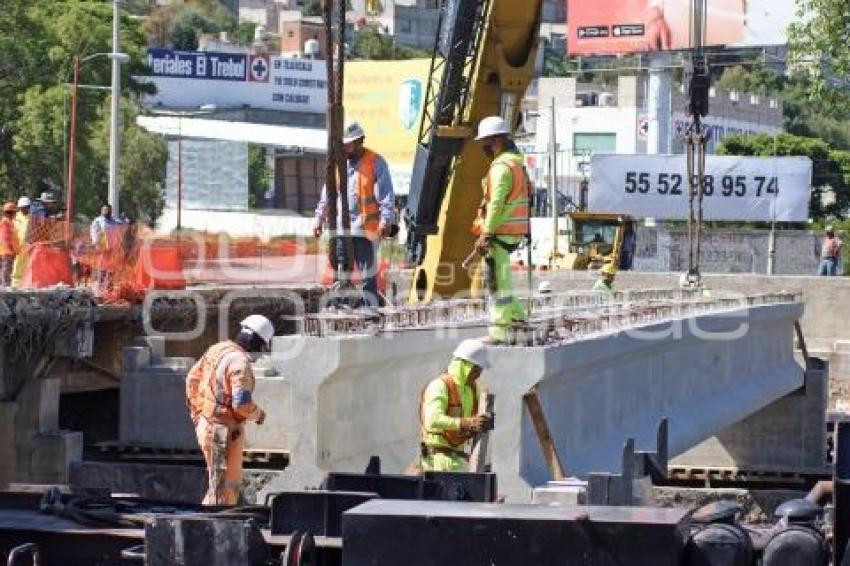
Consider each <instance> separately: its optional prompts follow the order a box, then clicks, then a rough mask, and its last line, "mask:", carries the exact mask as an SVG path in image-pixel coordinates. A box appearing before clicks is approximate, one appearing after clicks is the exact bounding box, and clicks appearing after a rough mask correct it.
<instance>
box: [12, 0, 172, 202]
mask: <svg viewBox="0 0 850 566" xmlns="http://www.w3.org/2000/svg"><path fill="white" fill-rule="evenodd" d="M121 27H122V45H121V49H122V51H125V52H127V53H128V54H130V56H131V63H130V64H128V65H123V66H122V88H123V93H122V94H123V96H122V99H123V100H122V104H123V106H125V107H127V108H130V107H132V106H133V103H132V102H130V101H131V100H133V99H135V98H136V97H137V95H138V94H140V93H141V92H143V91H147V90H148V89H149V88H150V87H149V86H146V85H141V84H138V83H136V82H135V81H133V80H132V78H131V74H138V73H139V72H140V71H141V69H142V68H143V60H144V53H145V50H146V42H145V34H144V33H143V31H142V29H141V27H140V24H139V22H138V20H136V19H132V18H130V17H127V16H126V15H125V16H124V17H122V20H121ZM111 41H112V7H111V5H110V4H109V3H106V2H93V1H90V0H88V1H87V0H55V1H51V2H31V1H29V0H5V1H4V6H3V10H2V11H0V48H2V49H3V53H4V57H3V58H2V60H0V196H2V198H16V197H18V196H20V195H22V194H27V195H30V196H35V195H37V194H38V193H40V192H41V191H44V190H55V191H58V192H60V193H61V192H62V191H63V189H64V187H65V186H66V174H67V173H66V172H67V155H68V145H69V131H70V127H69V123H70V110H71V96H70V95H71V91H70V87H69V86H67V83H69V82H71V76H72V65H73V59H74V56H79V57H80V58H81V59H85V58H86V57H88V56H90V55H93V54H95V53H105V52H109V51H111ZM109 82H110V62H109V61H108V60H107V59H106V58H105V57H96V58H93V59H91V60H89V61H87V62H85V63H84V64H83V65H82V66H81V72H80V83H81V84H83V85H104V86H107V85H109ZM77 106H78V111H77V151H76V167H77V173H76V192H75V210H76V212H77V213H80V214H83V215H89V216H91V215H93V214H94V213H96V212H97V210H98V208H99V206H100V204H101V203H102V202H103V201H104V200H105V198H106V185H107V178H108V171H107V169H108V149H107V148H108V131H109V94H108V92H105V91H98V90H88V89H80V90H79V95H78V105H77ZM123 123H124V126H125V127H124V132H125V133H124V136H125V139H124V145H123V150H124V151H123V152H122V167H121V172H120V175H121V177H122V178H123V179H124V182H125V185H124V190H123V191H122V194H125V195H126V196H125V197H124V198H125V199H126V200H125V201H124V203H125V207H122V208H123V209H125V210H127V211H128V212H129V213H130V214H131V216H142V217H145V218H150V216H149V214H150V213H156V214H158V212H157V210H161V206H160V207H159V209H157V208H156V207H155V206H149V204H150V203H149V202H147V201H150V202H154V201H155V198H154V197H153V196H152V194H151V191H150V190H149V188H150V186H152V184H153V183H154V181H152V180H151V179H152V178H154V177H157V176H163V175H164V173H163V170H162V168H161V167H159V163H160V161H158V159H159V158H160V156H161V153H160V151H159V150H158V149H156V146H157V144H159V143H161V142H160V141H159V140H157V138H155V137H153V136H150V135H149V134H146V133H144V132H142V131H139V130H137V129H136V127H135V126H134V125H133V123H134V115H133V114H132V112H130V111H129V110H128V114H126V115H125V118H124V122H123ZM130 144H131V145H130ZM160 149H161V148H160ZM134 160H138V161H139V163H134ZM146 176H147V177H149V178H145V177H146ZM137 189H138V190H137ZM143 201H145V202H143ZM145 211H147V212H145Z"/></svg>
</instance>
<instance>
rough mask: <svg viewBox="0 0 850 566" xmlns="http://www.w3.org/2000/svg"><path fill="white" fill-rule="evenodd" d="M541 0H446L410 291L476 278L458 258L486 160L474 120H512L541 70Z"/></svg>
mask: <svg viewBox="0 0 850 566" xmlns="http://www.w3.org/2000/svg"><path fill="white" fill-rule="evenodd" d="M542 5H543V0H522V1H518V0H456V1H454V2H444V3H443V7H442V8H441V10H442V14H441V23H440V31H439V32H438V42H437V47H436V49H435V53H434V57H433V60H432V65H431V79H430V83H429V86H428V92H427V94H426V99H425V104H426V110H425V112H426V115H425V117H424V119H423V122H422V128H421V131H420V135H419V143H418V146H417V155H416V161H415V163H414V169H413V175H412V178H411V186H410V195H409V197H408V204H407V208H406V210H405V220H406V222H407V227H408V231H409V236H408V242H407V255H408V260H409V261H410V262H411V263H413V264H415V265H416V266H417V267H416V269H415V274H414V277H413V283H412V288H411V292H410V299H411V301H430V300H432V299H435V298H439V297H450V296H453V295H455V294H456V293H458V292H462V291H466V290H468V289H469V288H470V283H471V281H470V276H469V274H468V273H467V272H466V271H465V270H464V269H462V268H461V263H462V262H463V260H464V258H465V257H466V256H467V254H469V251H470V250H471V249H472V247H473V243H474V241H475V236H474V235H473V234H472V232H471V231H470V227H471V225H472V221H473V219H474V218H475V214H476V209H477V207H478V204H479V203H480V201H481V196H482V188H481V180H482V178H483V177H484V175H485V173H486V172H487V167H488V165H489V161H488V160H487V159H486V158H485V156H484V154H483V153H482V151H481V147H480V145H479V144H477V143H475V142H474V141H473V131H474V129H475V126H476V124H477V123H478V122H479V121H480V120H481V119H482V118H484V117H486V116H490V115H496V114H498V115H501V116H502V117H503V118H505V119H506V121H507V122H508V123H509V124H510V125H511V127H512V129H515V128H516V126H517V125H518V122H519V118H520V112H519V111H520V102H521V100H522V98H523V95H524V94H525V90H526V88H527V87H528V85H529V83H530V82H531V80H532V78H533V76H534V62H535V59H536V55H537V45H538V38H539V30H540V19H541V11H542Z"/></svg>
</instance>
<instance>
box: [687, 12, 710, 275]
mask: <svg viewBox="0 0 850 566" xmlns="http://www.w3.org/2000/svg"><path fill="white" fill-rule="evenodd" d="M705 1H706V0H693V4H692V5H691V21H692V23H693V28H692V29H691V47H692V48H693V51H692V53H691V61H690V68H689V71H690V77H689V80H688V108H687V111H688V114H689V115H690V116H691V117H692V118H693V123H692V124H691V127H690V129H689V130H688V134H687V146H688V148H687V150H688V151H687V171H688V248H689V249H688V273H687V284H688V285H689V286H691V287H699V286H700V285H701V284H702V281H701V280H702V276H701V274H700V269H699V265H700V240H701V239H702V216H703V210H702V202H703V188H704V178H705V144H706V141H707V136H706V133H705V132H704V131H703V129H702V123H701V118H702V117H704V116H707V115H708V91H709V87H710V86H711V78H710V76H709V73H708V66H707V64H706V61H705V54H704V53H703V46H704V45H705ZM695 200H696V205H695V203H694V201H695Z"/></svg>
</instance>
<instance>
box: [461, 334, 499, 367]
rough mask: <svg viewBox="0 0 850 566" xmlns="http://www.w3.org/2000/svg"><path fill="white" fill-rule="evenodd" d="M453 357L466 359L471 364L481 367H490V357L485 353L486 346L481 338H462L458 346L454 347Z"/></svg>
mask: <svg viewBox="0 0 850 566" xmlns="http://www.w3.org/2000/svg"><path fill="white" fill-rule="evenodd" d="M452 355H453V356H454V357H455V358H459V359H461V360H466V361H467V362H469V363H471V364H475V365H477V366H478V367H480V368H481V369H490V367H491V366H490V357H489V356H488V355H487V348H486V347H485V346H484V342H482V341H481V340H464V341H463V342H461V343H460V344H458V347H457V348H455V351H454V354H452Z"/></svg>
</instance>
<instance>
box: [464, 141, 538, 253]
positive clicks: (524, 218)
mask: <svg viewBox="0 0 850 566" xmlns="http://www.w3.org/2000/svg"><path fill="white" fill-rule="evenodd" d="M496 159H498V158H496ZM495 163H496V162H494V164H495ZM498 163H500V164H502V165H506V166H507V167H508V168H509V169H510V170H511V175H512V176H513V181H512V183H511V193H510V194H509V195H508V200H507V202H506V203H505V207H506V208H507V207H513V210H512V211H511V215H510V216H509V217H508V218H507V219H506V220H505V221H504V222H502V224H500V225H499V226H497V227H496V230H495V232H494V235H497V236H498V235H505V236H527V235H528V234H529V233H530V231H531V227H530V225H529V223H528V206H529V203H530V200H531V180H530V179H529V178H528V173H527V172H526V170H525V166H524V165H522V164H521V163H515V162H513V161H507V160H506V161H498ZM482 185H483V187H484V199H483V200H482V201H481V205H480V206H479V207H478V218H476V219H475V222H474V223H473V225H472V231H473V233H474V234H476V235H479V236H480V235H481V234H483V233H484V221H485V219H486V218H487V205H488V204H490V200H491V198H492V196H491V195H492V193H493V188H492V186H491V185H490V174H489V173H488V174H487V176H486V177H484V179H483V181H482Z"/></svg>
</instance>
